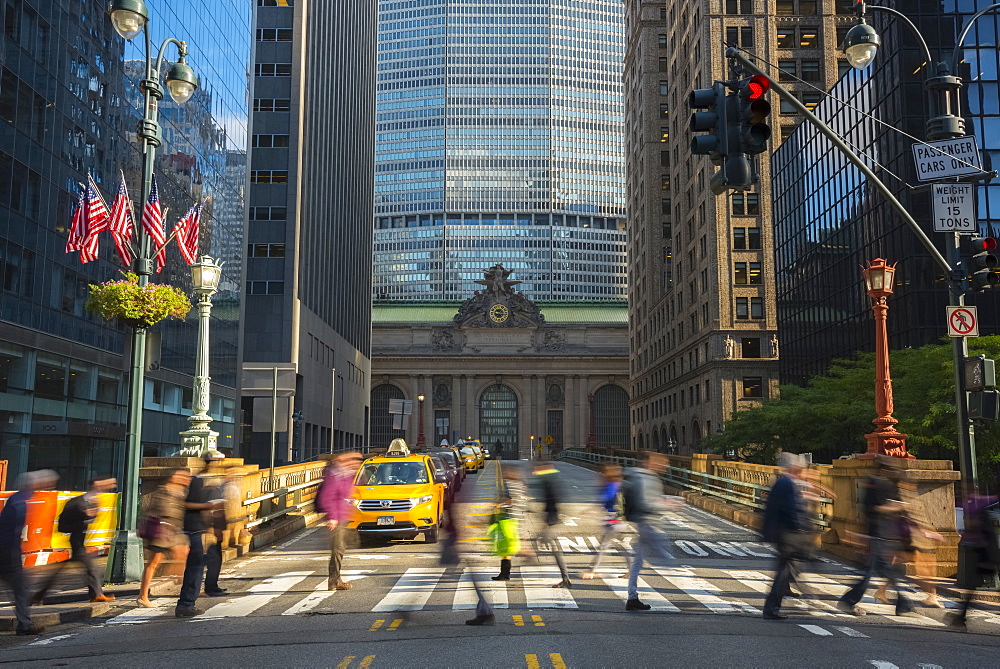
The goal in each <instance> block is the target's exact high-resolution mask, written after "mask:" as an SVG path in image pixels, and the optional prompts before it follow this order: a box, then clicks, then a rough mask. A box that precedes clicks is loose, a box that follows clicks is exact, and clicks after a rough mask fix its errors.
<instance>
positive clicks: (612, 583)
mask: <svg viewBox="0 0 1000 669" xmlns="http://www.w3.org/2000/svg"><path fill="white" fill-rule="evenodd" d="M601 580H602V581H604V582H605V583H607V584H608V587H609V588H611V590H612V592H614V593H615V594H616V595H618V597H619V598H620V599H622V600H623V601H628V579H627V578H621V577H617V578H616V577H614V576H611V575H610V574H601ZM636 586H637V587H638V590H639V600H640V601H642V602H644V603H646V604H649V605H650V606H652V607H653V608H652V609H650V610H651V611H669V612H671V613H680V611H681V610H680V609H679V608H677V607H676V606H674V605H673V604H671V603H670V600H668V599H667V598H666V597H664V596H663V595H661V594H660V593H658V592H657V591H656V590H654V589H653V588H652V587H650V585H649V584H648V583H646V581H645V580H643V579H642V578H640V579H639V580H638V581H636Z"/></svg>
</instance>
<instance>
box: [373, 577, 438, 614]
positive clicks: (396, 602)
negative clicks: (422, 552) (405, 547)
mask: <svg viewBox="0 0 1000 669" xmlns="http://www.w3.org/2000/svg"><path fill="white" fill-rule="evenodd" d="M444 571H445V570H444V568H440V567H438V568H425V567H412V568H410V569H407V570H406V573H405V574H403V575H402V576H400V578H399V580H398V581H396V584H395V585H394V586H392V590H390V591H389V593H388V594H387V595H386V596H385V597H383V598H382V601H381V602H379V603H378V604H376V605H375V608H373V609H372V611H419V610H420V609H422V608H424V606H425V605H426V604H427V600H428V599H430V597H431V593H432V592H434V588H435V587H437V584H438V581H440V580H441V576H442V575H443V574H444Z"/></svg>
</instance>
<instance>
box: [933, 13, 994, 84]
mask: <svg viewBox="0 0 1000 669" xmlns="http://www.w3.org/2000/svg"><path fill="white" fill-rule="evenodd" d="M998 9H1000V2H998V3H994V4H992V5H990V6H989V7H987V8H986V9H982V10H980V11H978V12H976V13H975V14H973V15H972V17H971V18H970V19H969V20H968V21H966V22H965V27H964V28H962V32H960V33H959V34H958V39H957V40H955V48H954V50H952V52H951V61H950V62H948V63H946V65H947V66H948V67H949V68H951V71H950V72H949V74H951V73H953V72H954V71H955V68H956V67H958V52H959V51H961V50H962V42H964V41H965V36H966V35H968V34H969V30H970V29H971V28H972V24H973V23H975V22H976V19H978V18H979V17H980V16H982V15H984V14H989V13H990V12H993V11H996V10H998Z"/></svg>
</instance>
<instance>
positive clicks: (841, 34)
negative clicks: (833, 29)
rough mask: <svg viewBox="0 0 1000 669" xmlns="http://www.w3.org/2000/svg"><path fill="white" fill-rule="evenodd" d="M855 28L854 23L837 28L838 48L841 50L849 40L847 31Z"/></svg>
mask: <svg viewBox="0 0 1000 669" xmlns="http://www.w3.org/2000/svg"><path fill="white" fill-rule="evenodd" d="M853 27H854V24H853V23H848V24H846V25H842V26H837V48H838V49H839V48H840V47H841V46H842V45H843V44H844V40H845V39H847V31H848V30H850V29H851V28H853Z"/></svg>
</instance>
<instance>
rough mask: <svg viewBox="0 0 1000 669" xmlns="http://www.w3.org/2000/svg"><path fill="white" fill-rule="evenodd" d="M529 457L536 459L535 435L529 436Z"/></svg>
mask: <svg viewBox="0 0 1000 669" xmlns="http://www.w3.org/2000/svg"><path fill="white" fill-rule="evenodd" d="M528 459H529V460H534V459H535V435H531V436H530V437H528Z"/></svg>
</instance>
